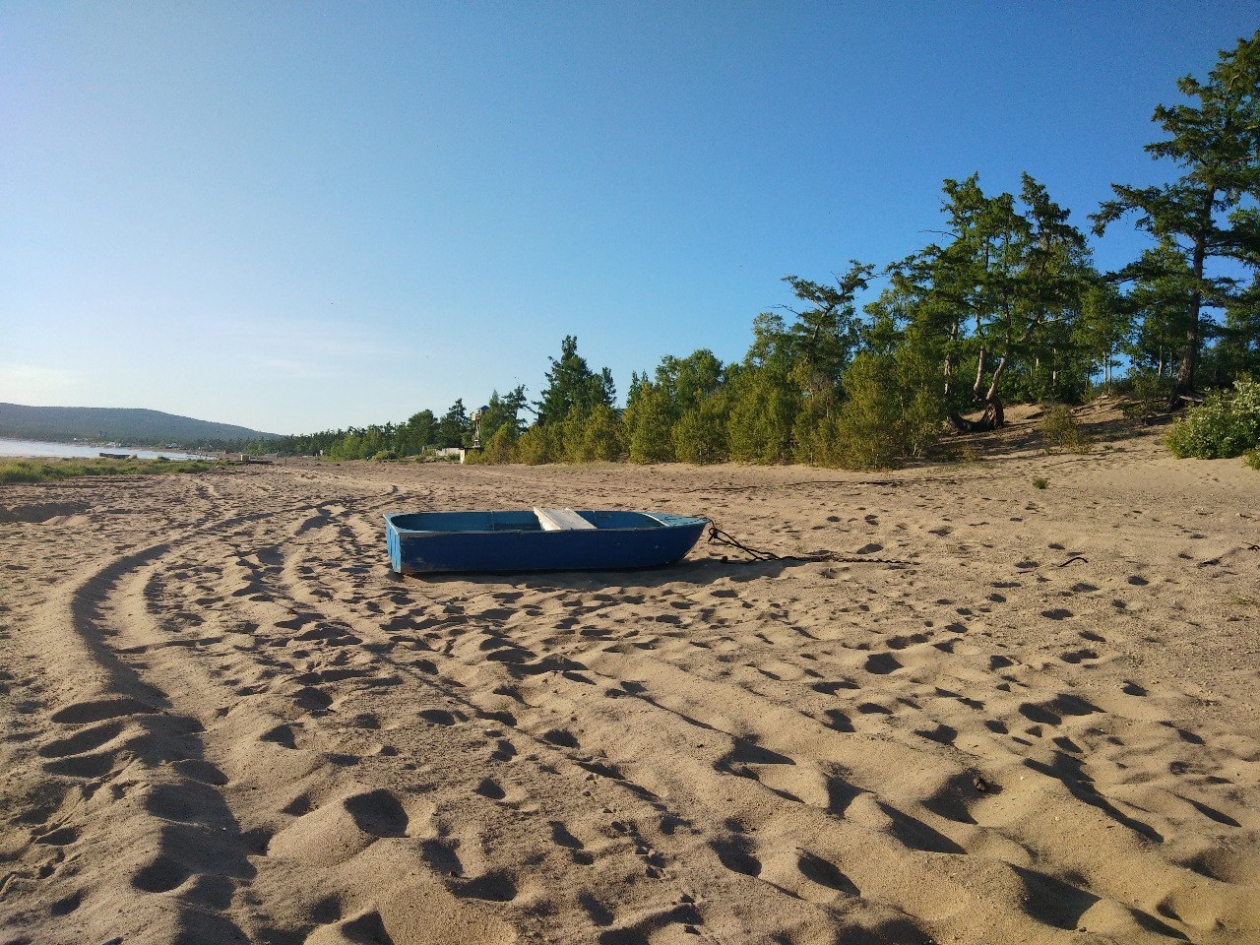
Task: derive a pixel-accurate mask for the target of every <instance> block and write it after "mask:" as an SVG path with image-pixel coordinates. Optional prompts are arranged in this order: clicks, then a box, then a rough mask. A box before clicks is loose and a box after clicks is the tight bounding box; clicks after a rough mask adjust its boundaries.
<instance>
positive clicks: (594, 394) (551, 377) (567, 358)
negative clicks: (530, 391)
mask: <svg viewBox="0 0 1260 945" xmlns="http://www.w3.org/2000/svg"><path fill="white" fill-rule="evenodd" d="M546 376H547V386H546V387H544V388H543V391H542V394H541V395H540V399H539V400H538V402H537V404H536V405H535V406H536V407H537V410H538V422H539V423H540V424H548V423H555V422H562V421H564V420H565V419H566V418H567V417H568V416H569V411H570V410H572V409H573V408H574V407H577V408H578V411H579V413H580V414H581V415H582V416H587V415H588V414H590V412H591V411H592V410H593V409H594V408H595V406H596V405H598V404H603V405H604V406H606V407H611V406H612V405H613V401H614V400H615V399H616V397H617V389H616V387H615V385H614V384H613V378H612V373H611V372H610V371H609V370H608V368H604V369H603V370H602V371H601V372H600V373H598V374H596V373H595V372H593V371H592V370H591V369H590V367H589V366H588V365H587V363H586V359H585V358H583V357H582V356H581V355H579V354H578V353H577V338H576V337H574V336H573V335H566V336H565V337H564V340H563V341H562V342H561V343H560V357H559V358H558V359H557V358H552V359H551V370H549V371H548V372H547V375H546Z"/></svg>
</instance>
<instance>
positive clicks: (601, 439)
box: [568, 404, 625, 463]
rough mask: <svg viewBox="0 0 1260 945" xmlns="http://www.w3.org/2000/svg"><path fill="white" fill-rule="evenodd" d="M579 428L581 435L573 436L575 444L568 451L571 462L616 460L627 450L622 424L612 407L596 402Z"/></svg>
mask: <svg viewBox="0 0 1260 945" xmlns="http://www.w3.org/2000/svg"><path fill="white" fill-rule="evenodd" d="M569 422H570V423H572V422H573V421H569ZM579 429H580V431H581V433H580V436H574V437H573V445H572V446H571V448H570V449H569V451H568V452H569V460H570V461H571V462H577V463H595V462H616V461H617V460H619V459H621V456H622V454H623V453H624V452H625V449H624V447H623V445H622V426H621V421H620V420H619V419H618V417H617V414H616V413H615V412H614V411H613V409H612V408H611V407H609V406H607V405H605V404H596V405H595V407H594V409H592V410H591V414H590V416H589V417H587V418H586V419H585V420H584V421H582V423H581V426H580V428H579Z"/></svg>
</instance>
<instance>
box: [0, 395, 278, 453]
mask: <svg viewBox="0 0 1260 945" xmlns="http://www.w3.org/2000/svg"><path fill="white" fill-rule="evenodd" d="M0 436H7V437H14V438H16V439H24V440H46V441H51V442H55V443H65V442H68V441H70V440H104V441H111V442H118V443H125V444H129V445H133V446H141V445H147V444H151V443H179V444H180V445H182V446H193V445H196V444H198V443H205V442H208V441H213V440H258V439H264V440H278V439H280V435H279V434H278V433H262V432H260V431H258V430H251V429H249V428H248V427H238V426H235V425H234V424H231V423H211V422H209V421H206V420H194V419H193V418H191V417H178V416H176V415H175V414H173V413H162V411H160V410H140V409H131V408H116V407H24V406H22V405H21V404H0Z"/></svg>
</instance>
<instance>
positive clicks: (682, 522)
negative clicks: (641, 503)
mask: <svg viewBox="0 0 1260 945" xmlns="http://www.w3.org/2000/svg"><path fill="white" fill-rule="evenodd" d="M500 511H501V512H513V513H521V512H529V511H532V510H530V509H494V510H491V512H490V514H494V512H500ZM574 511H576V512H592V513H599V512H617V513H626V512H633V514H635V515H644V516H646V517H648V518H650V519H652V520H653V521H655V522H656V523H657V525H656V526H654V527H644V526H623V527H619V528H600V527H599V526H598V525H596V526H595V528H594V529H591V530H589V531H588V530H578V529H557V530H554V531H548V530H546V529H543V528H537V529H534V528H499V529H493V528H492V529H475V530H460V531H449V530H443V529H435V528H403V527H401V526H399V525H397V524H395V523H394V521H393V520H394V518H396V517H399V516H405V515H460V514H462V513H460V512H436V511H434V512H386V513H384V518H385V524H386V525H387V526H388V527H389V528H392V529H393V530H394V531H395V533H397V534H398V536H399V537H401V536H403V535H414V536H417V537H424V536H428V535H573V534H591V532H592V531H593V532H594V533H595V534H604V535H614V534H621V533H624V532H652V531H655V530H656V529H657V528H692V527H694V526H696V525H702V526H703V525H707V524H709V519H707V518H704V517H702V516H698V515H677V514H675V513H673V512H637V511H634V510H633V509H575V510H574ZM662 515H669V516H671V517H672V518H676V519H678V521H676V522H665V521H661V519H660V517H659V516H662ZM592 524H594V523H592Z"/></svg>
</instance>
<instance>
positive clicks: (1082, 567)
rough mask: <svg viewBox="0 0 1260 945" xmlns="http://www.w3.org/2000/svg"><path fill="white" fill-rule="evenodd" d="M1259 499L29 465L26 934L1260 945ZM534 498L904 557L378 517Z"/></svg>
mask: <svg viewBox="0 0 1260 945" xmlns="http://www.w3.org/2000/svg"><path fill="white" fill-rule="evenodd" d="M1037 476H1044V477H1046V478H1047V479H1048V480H1049V487H1048V488H1046V489H1044V490H1038V489H1035V488H1033V486H1032V479H1033V478H1034V477H1037ZM1258 491H1260V479H1257V477H1256V476H1255V474H1254V473H1253V472H1251V471H1249V470H1247V469H1245V468H1242V467H1241V466H1240V465H1239V464H1237V463H1236V462H1232V461H1231V462H1214V463H1193V462H1191V463H1178V462H1176V461H1174V460H1172V459H1171V458H1170V457H1168V456H1167V454H1166V453H1165V452H1163V450H1162V449H1161V448H1160V447H1159V446H1158V444H1157V442H1156V441H1155V440H1154V439H1153V438H1149V437H1148V438H1142V437H1138V438H1134V439H1131V440H1126V441H1122V442H1119V443H1116V444H1113V445H1111V446H1109V447H1108V448H1106V449H1102V450H1099V451H1096V452H1095V453H1092V454H1088V455H1085V456H1052V457H1047V456H1043V455H1040V454H1038V453H1036V452H1035V451H1031V450H1029V451H1024V452H1018V451H1016V452H1013V453H1010V454H1008V455H1004V456H1000V457H995V458H992V459H989V460H986V461H985V462H982V463H978V464H968V465H965V466H956V467H937V468H930V469H922V470H903V471H899V472H896V473H891V474H888V475H886V476H879V477H873V476H869V475H868V476H862V475H857V474H845V473H833V472H827V471H819V470H810V469H800V468H775V469H749V468H739V467H730V466H722V467H712V468H704V469H696V468H690V467H648V468H625V467H585V468H576V469H573V468H561V469H551V468H544V469H528V468H524V467H506V468H450V467H436V466H435V467H400V466H364V465H361V464H353V465H345V466H334V465H317V464H312V463H308V464H294V465H286V466H276V467H269V468H249V469H240V470H235V471H232V472H229V473H222V472H220V473H210V474H205V475H197V476H187V477H185V476H180V477H175V476H168V477H160V478H158V479H128V478H119V479H114V480H106V481H100V482H94V483H70V484H57V485H46V486H7V487H3V491H2V492H0V506H3V507H4V510H5V514H4V515H0V569H3V570H2V571H0V580H2V581H3V588H4V589H3V595H2V596H0V608H2V610H0V653H3V662H2V663H0V665H2V666H3V669H4V676H3V679H2V680H0V683H2V686H3V691H2V692H0V705H2V707H3V709H2V711H3V718H4V728H3V735H2V736H0V737H2V739H3V740H2V741H0V772H2V773H0V797H2V798H3V807H2V808H0V810H2V812H3V813H2V815H0V853H2V855H3V856H4V858H5V864H4V868H5V872H4V876H3V879H2V880H0V941H6V942H43V941H65V942H82V941H95V942H102V941H106V940H109V939H111V938H116V937H121V939H122V941H124V942H127V943H133V942H172V941H174V942H231V941H251V942H266V943H278V945H288V943H293V945H297V943H302V942H310V943H330V942H394V943H397V945H409V943H418V942H513V941H533V940H537V941H556V942H574V943H577V942H604V943H632V942H650V943H668V942H692V941H700V942H705V941H708V942H763V941H774V942H790V943H796V945H805V943H810V945H812V943H833V942H888V943H905V945H908V943H925V942H933V941H935V942H976V943H980V942H993V941H1023V942H1048V943H1049V942H1055V943H1058V942H1073V943H1101V942H1169V941H1193V942H1205V943H1215V942H1249V941H1254V940H1256V939H1257V938H1258V937H1260V813H1258V812H1260V803H1258V801H1260V787H1258V785H1260V721H1258V719H1260V716H1258V715H1257V712H1256V709H1257V697H1258V695H1260V693H1258V691H1257V690H1258V689H1260V685H1258V683H1260V676H1258V673H1257V669H1258V663H1257V655H1258V654H1260V603H1258V602H1257V598H1260V591H1257V585H1258V583H1260V582H1258V580H1257V579H1258V578H1260V548H1258V547H1257V542H1260V529H1258V528H1257V516H1260V513H1257V512H1255V511H1254V509H1256V508H1257V507H1258V503H1256V501H1255V498H1256V495H1257V492H1258ZM537 505H555V506H560V507H564V506H571V507H596V508H598V507H605V508H639V509H649V510H652V509H659V510H666V511H676V512H683V513H694V514H705V515H709V516H711V517H713V518H714V520H715V521H717V522H718V523H719V524H720V525H721V526H722V527H723V528H725V529H726V530H728V531H730V532H731V533H732V534H735V535H737V536H738V537H740V538H741V539H743V540H745V541H747V542H748V543H749V544H751V545H754V546H757V547H762V548H771V549H773V550H776V551H778V552H781V553H789V554H790V553H800V552H805V551H812V550H819V549H825V550H829V551H832V552H835V553H837V554H841V555H844V556H852V557H863V556H864V557H869V558H882V559H895V560H899V561H907V562H911V563H910V564H908V565H896V564H881V563H857V562H848V563H837V562H809V563H804V562H760V563H745V562H742V561H738V560H735V557H736V556H735V555H732V554H731V553H730V549H723V548H720V547H718V546H707V545H701V546H700V547H698V548H697V549H696V550H695V551H694V552H693V553H692V555H691V556H690V557H689V558H688V560H687V561H686V562H684V563H683V564H682V565H680V566H678V567H675V568H671V569H666V570H661V571H649V572H639V573H617V574H580V573H579V574H549V575H531V576H517V577H468V576H464V577H459V578H452V579H418V578H407V579H402V578H398V577H395V576H392V575H391V574H390V573H389V571H388V567H387V560H386V557H385V550H384V540H383V529H382V522H381V515H382V514H383V513H385V512H391V511H414V510H421V509H430V508H433V509H437V508H528V507H533V506H537ZM724 555H725V556H727V558H728V560H723V556H724Z"/></svg>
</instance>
